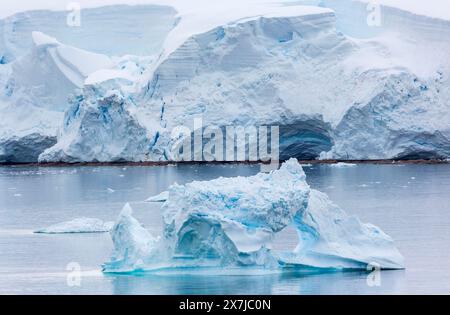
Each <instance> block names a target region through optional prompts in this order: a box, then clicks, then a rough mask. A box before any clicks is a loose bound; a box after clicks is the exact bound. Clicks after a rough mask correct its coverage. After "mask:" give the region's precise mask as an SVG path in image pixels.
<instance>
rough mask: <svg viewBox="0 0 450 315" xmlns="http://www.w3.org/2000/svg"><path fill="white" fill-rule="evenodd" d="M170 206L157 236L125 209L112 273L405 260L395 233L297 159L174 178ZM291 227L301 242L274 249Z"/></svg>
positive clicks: (116, 232) (384, 264) (115, 232)
mask: <svg viewBox="0 0 450 315" xmlns="http://www.w3.org/2000/svg"><path fill="white" fill-rule="evenodd" d="M162 210H163V222H164V232H163V235H162V236H161V237H154V236H153V235H151V234H150V233H149V232H148V231H147V230H146V229H145V228H144V227H142V226H141V225H140V223H139V222H138V221H137V220H136V219H134V218H133V216H132V211H131V208H130V207H129V205H127V206H126V207H125V208H124V210H123V211H122V213H121V214H120V216H119V218H118V220H117V221H116V224H115V226H114V228H113V229H112V231H111V235H112V239H113V242H114V248H115V249H114V253H113V257H112V260H111V262H108V263H106V264H104V271H105V272H133V271H155V272H156V271H161V270H179V269H180V268H190V267H197V268H200V267H202V268H222V270H223V268H225V270H227V269H236V268H237V269H239V268H247V270H252V269H254V268H259V269H261V268H262V269H265V270H275V271H276V270H278V271H280V270H292V268H298V269H299V270H309V269H315V268H318V269H330V270H343V269H361V270H366V269H367V267H368V265H371V266H377V267H380V268H382V269H401V268H403V267H404V262H403V257H402V256H401V254H400V253H399V252H398V250H397V249H396V247H395V246H394V243H393V240H392V239H391V238H390V237H389V236H388V235H386V234H385V233H383V232H382V231H381V230H380V229H379V228H377V227H375V226H373V225H371V224H363V223H361V222H360V221H359V220H358V219H357V218H355V217H351V216H348V215H347V214H346V213H345V212H344V211H343V210H342V209H340V208H339V207H338V206H336V205H334V204H333V203H332V202H331V201H330V200H329V199H328V197H327V196H326V195H325V194H323V193H321V192H319V191H316V190H313V189H311V188H310V187H309V185H308V184H307V183H306V176H305V173H304V172H303V169H302V167H301V166H300V164H299V163H298V162H297V160H295V159H291V160H289V161H288V162H286V163H285V164H283V165H282V167H281V168H280V169H279V170H277V171H273V172H272V173H270V174H265V173H260V174H258V175H256V176H253V177H237V178H219V179H216V180H213V181H209V182H192V183H189V184H186V185H184V186H180V185H173V186H171V187H170V188H169V196H168V199H167V201H166V202H165V203H164V204H163V206H162ZM288 227H294V228H295V230H296V231H297V234H298V246H297V248H296V249H295V250H294V251H289V252H288V251H279V250H277V249H274V248H273V247H272V242H273V240H274V238H275V237H276V235H277V234H278V233H280V232H282V231H283V230H284V229H287V228H288Z"/></svg>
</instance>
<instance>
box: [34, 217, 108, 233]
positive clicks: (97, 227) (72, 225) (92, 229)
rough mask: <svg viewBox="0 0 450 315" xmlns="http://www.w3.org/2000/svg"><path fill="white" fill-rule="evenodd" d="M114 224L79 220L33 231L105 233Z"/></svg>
mask: <svg viewBox="0 0 450 315" xmlns="http://www.w3.org/2000/svg"><path fill="white" fill-rule="evenodd" d="M113 225H114V222H103V221H102V220H99V219H92V218H79V219H75V220H72V221H68V222H62V223H58V224H54V225H52V226H49V227H48V228H45V229H41V230H38V231H35V232H34V233H38V234H71V233H105V232H109V231H110V230H111V229H112V227H113Z"/></svg>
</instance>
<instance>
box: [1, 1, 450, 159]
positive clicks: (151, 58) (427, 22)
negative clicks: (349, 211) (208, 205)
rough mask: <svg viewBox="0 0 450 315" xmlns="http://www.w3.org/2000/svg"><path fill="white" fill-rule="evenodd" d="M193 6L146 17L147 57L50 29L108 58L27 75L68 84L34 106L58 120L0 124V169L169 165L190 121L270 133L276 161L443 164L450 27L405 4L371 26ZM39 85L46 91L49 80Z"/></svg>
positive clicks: (360, 13)
mask: <svg viewBox="0 0 450 315" xmlns="http://www.w3.org/2000/svg"><path fill="white" fill-rule="evenodd" d="M156 2H158V1H156ZM156 2H155V3H156ZM198 2H199V3H200V2H201V3H202V5H194V6H192V5H187V4H183V2H182V1H175V0H173V1H169V2H166V3H167V5H168V6H173V8H172V9H170V7H168V6H165V7H160V6H157V5H153V6H150V7H151V8H148V11H145V12H148V14H150V12H151V14H153V15H152V16H161V23H162V24H161V25H163V26H161V27H162V28H163V31H161V32H157V31H158V29H157V28H156V27H155V26H153V27H152V28H149V32H148V33H144V35H145V36H149V38H150V37H151V38H153V39H154V45H153V46H152V47H151V48H150V47H147V48H146V49H144V50H139V49H138V47H137V46H139V45H138V44H137V43H136V42H133V43H129V47H130V53H131V54H133V55H135V56H131V55H124V54H123V53H124V47H128V46H127V45H128V44H127V41H126V38H124V45H119V46H120V49H117V50H114V49H113V47H112V45H110V44H108V45H107V43H106V42H105V39H102V40H101V41H99V43H98V45H97V46H96V45H95V44H94V43H93V42H92V40H91V41H89V42H88V44H89V45H88V44H87V43H84V42H82V40H81V39H80V38H79V37H74V36H75V35H74V34H73V33H72V32H70V31H69V30H66V31H67V32H64V33H61V34H60V35H61V37H63V38H64V39H65V38H67V40H68V42H69V43H70V44H74V43H75V42H76V43H77V44H79V45H80V46H82V48H84V49H91V50H93V51H95V52H96V53H95V55H97V54H98V53H102V54H103V55H110V56H111V55H119V57H115V58H111V59H112V64H107V65H103V64H102V63H97V62H94V63H93V60H94V59H93V58H94V57H92V58H91V57H87V56H86V54H87V52H86V54H83V55H80V56H78V57H77V58H72V57H74V56H73V55H72V56H70V60H72V65H75V66H77V69H79V67H80V66H81V65H83V66H84V65H86V66H88V65H89V64H96V65H98V67H99V68H100V67H102V68H104V69H98V70H99V71H95V72H94V73H90V74H89V75H87V76H83V78H84V80H81V79H80V76H79V75H74V74H73V73H72V72H73V68H72V70H71V71H69V72H67V71H61V68H60V67H54V66H52V67H51V68H48V69H40V68H37V69H35V68H33V73H47V74H48V75H49V76H51V77H52V78H56V79H54V80H57V81H61V82H66V83H64V85H63V87H62V88H59V89H56V90H55V89H52V91H53V92H51V93H46V95H50V96H49V97H50V99H52V101H51V102H47V100H45V101H44V102H43V104H54V105H52V106H46V110H47V109H48V110H50V111H51V113H52V114H54V115H55V116H56V117H49V118H48V117H47V115H46V114H36V115H33V117H34V116H35V117H38V118H39V117H43V116H44V118H39V119H35V121H34V122H33V121H32V120H33V119H32V118H30V122H29V123H26V126H27V127H28V129H29V131H27V133H26V134H25V136H23V135H22V134H21V135H19V136H17V135H15V133H17V132H16V131H15V130H14V129H13V128H12V127H9V129H8V126H6V127H5V126H0V139H3V140H0V156H2V159H3V160H4V161H18V160H20V158H18V157H19V156H21V155H23V156H27V160H37V159H38V158H37V156H39V161H41V162H53V161H63V162H80V161H81V162H83V161H101V162H108V161H167V160H171V159H173V155H172V154H171V153H170V152H169V149H170V147H171V145H172V144H173V143H174V141H175V140H176V139H172V136H171V132H172V130H173V129H174V128H175V127H178V126H180V125H186V126H188V127H190V128H192V124H193V121H194V119H195V118H198V117H202V119H203V123H204V125H211V124H212V125H215V126H219V127H224V126H229V125H235V126H244V127H245V126H261V125H277V126H280V145H281V148H280V149H281V158H282V159H287V158H289V157H297V158H302V159H315V158H333V159H342V160H352V159H418V158H425V159H446V158H449V157H450V127H449V125H448V121H450V108H449V101H450V92H449V89H448V86H449V85H450V81H449V73H450V62H449V60H450V59H449V58H448V51H450V50H449V48H450V41H449V40H448V38H450V37H449V35H450V17H449V18H448V19H445V17H443V16H442V14H437V13H439V12H437V13H436V12H434V13H433V14H431V13H430V12H428V11H429V10H424V14H422V15H420V11H421V9H420V7H418V6H416V5H414V6H413V5H410V6H408V5H405V6H402V5H398V4H397V2H396V3H395V5H394V4H392V3H390V2H389V1H388V0H386V1H382V2H381V4H382V6H381V12H382V19H381V24H380V25H378V26H370V25H368V24H367V14H368V11H367V1H362V0H361V1H350V0H335V1H327V0H320V1H319V0H317V1H314V0H308V1H306V0H305V1H295V2H286V3H283V4H280V3H270V4H267V3H262V2H261V1H257V0H254V1H248V3H247V2H245V3H241V1H230V2H227V3H221V4H220V5H219V4H214V5H211V4H209V5H208V4H207V2H205V1H203V2H202V1H198ZM305 4H306V5H307V6H305ZM237 6H240V7H241V9H240V10H236V7H237ZM113 8H114V7H110V8H107V9H104V11H102V10H100V9H95V10H94V9H87V11H88V12H89V14H91V13H92V14H94V13H93V12H95V14H96V15H98V16H100V17H103V18H104V19H105V20H107V18H106V17H107V16H115V15H117V14H118V13H117V12H116V11H114V9H113ZM133 8H134V7H130V8H127V10H126V16H127V17H129V16H130V15H131V16H132V15H133V14H136V15H137V16H141V15H140V14H143V13H139V12H141V10H142V8H143V7H135V9H134V10H135V11H136V12H135V13H133ZM144 8H146V6H144ZM242 8H245V9H242ZM90 10H94V11H90ZM152 10H153V11H152ZM102 12H103V13H102ZM175 12H177V13H175ZM427 12H428V13H427ZM103 14H104V15H103ZM108 14H109V15H108ZM111 14H112V15H111ZM114 14H115V15H114ZM124 14H125V13H124ZM42 18H43V17H42V16H40V19H42ZM6 25H9V24H6ZM38 26H39V24H38ZM30 27H31V26H30ZM40 28H41V29H44V28H43V27H40ZM127 30H128V28H127ZM46 31H47V30H46ZM48 31H50V32H51V30H48ZM83 31H86V30H83ZM86 32H87V31H86ZM133 32H136V30H134V31H133ZM66 33H67V34H66ZM156 34H159V35H158V36H157V35H156ZM52 35H53V33H52ZM144 35H142V36H144ZM112 36H115V35H114V34H113V35H112ZM117 36H119V35H117ZM120 36H121V35H120ZM11 42H12V41H11V40H9V41H8V43H11ZM144 43H147V41H144ZM60 45H61V44H60ZM143 45H146V44H143ZM19 46H20V45H19ZM19 46H18V44H17V45H12V44H9V45H7V47H9V50H8V51H16V52H15V54H13V55H14V56H16V55H17V56H19V55H23V51H24V50H25V49H26V48H27V47H25V46H20V47H19ZM16 48H17V49H16ZM33 49H34V48H33ZM139 55H140V56H139ZM143 55H147V57H145V56H143ZM5 56H6V55H5ZM8 56H12V55H11V53H10V54H9V55H8ZM24 56H28V55H24ZM8 58H9V59H13V57H8ZM8 58H6V59H5V60H8ZM16 58H17V60H15V61H13V62H10V63H7V64H5V65H0V67H1V69H0V78H1V80H0V83H1V82H4V83H5V84H4V94H5V96H4V98H3V99H4V101H3V100H2V101H0V105H1V107H2V108H3V110H2V109H0V110H1V113H2V114H3V113H5V114H4V115H10V116H11V118H10V119H9V121H11V122H13V124H12V125H13V126H15V125H16V123H15V122H17V121H22V119H21V117H22V116H25V117H26V114H24V112H29V111H28V107H29V105H28V104H27V105H17V104H19V103H18V102H14V101H12V100H11V97H10V96H8V95H9V94H10V93H11V90H12V88H11V84H7V82H11V80H9V79H8V78H11V77H18V78H21V75H20V73H28V72H26V71H25V70H21V71H19V70H16V72H15V73H17V74H15V75H12V74H11V71H12V70H11V68H14V65H15V64H18V65H19V64H21V58H26V57H20V58H18V57H16ZM30 58H31V57H30ZM32 58H34V59H36V58H37V56H35V55H34V57H32ZM32 60H33V59H32ZM58 60H59V59H58ZM15 67H16V68H17V66H15ZM61 72H62V73H63V75H60V73H61ZM68 73H69V74H68ZM85 74H87V73H85ZM23 76H27V75H26V74H25V75H22V77H23ZM23 80H24V81H25V79H23ZM21 81H22V79H19V80H18V81H17V80H16V81H14V82H17V83H16V84H21ZM25 82H26V81H25ZM48 82H49V84H48V86H51V84H52V83H51V82H53V79H50V78H49V79H48ZM33 86H36V85H33ZM35 90H38V91H40V90H41V89H40V88H39V89H35ZM44 90H45V89H44ZM32 91H34V90H33V89H31V88H28V89H27V90H26V91H24V92H23V93H21V95H34V94H35V93H36V92H32ZM39 103H41V102H39ZM21 104H22V103H21ZM21 107H24V108H25V109H24V110H21V109H20V108H21ZM62 112H64V114H63V113H62ZM63 116H64V118H63ZM23 121H24V124H25V122H26V119H25V120H23ZM43 125H45V126H49V127H50V126H51V128H42V127H41V126H43ZM41 129H42V130H46V131H45V132H44V131H40V130H41ZM13 131H14V132H13ZM31 131H33V132H31ZM2 134H3V136H1V135H2ZM31 135H32V136H31ZM124 135H126V136H124ZM27 137H28V138H27ZM33 143H36V144H37V145H34V146H33V145H32V144H33Z"/></svg>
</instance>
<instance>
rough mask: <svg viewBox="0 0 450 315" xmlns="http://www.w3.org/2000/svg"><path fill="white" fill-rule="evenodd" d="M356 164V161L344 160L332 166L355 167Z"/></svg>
mask: <svg viewBox="0 0 450 315" xmlns="http://www.w3.org/2000/svg"><path fill="white" fill-rule="evenodd" d="M355 166H356V164H354V163H344V162H340V163H336V164H331V167H334V168H348V167H355Z"/></svg>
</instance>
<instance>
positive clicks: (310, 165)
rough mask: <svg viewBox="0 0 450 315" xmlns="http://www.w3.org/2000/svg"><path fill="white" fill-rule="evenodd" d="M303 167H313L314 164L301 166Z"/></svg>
mask: <svg viewBox="0 0 450 315" xmlns="http://www.w3.org/2000/svg"><path fill="white" fill-rule="evenodd" d="M300 165H301V166H302V167H312V166H313V165H312V164H300Z"/></svg>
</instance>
